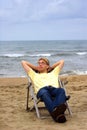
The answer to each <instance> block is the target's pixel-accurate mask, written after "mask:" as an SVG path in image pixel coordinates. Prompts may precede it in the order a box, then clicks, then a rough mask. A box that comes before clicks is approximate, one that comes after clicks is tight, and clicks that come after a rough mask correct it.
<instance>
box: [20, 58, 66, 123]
mask: <svg viewBox="0 0 87 130" xmlns="http://www.w3.org/2000/svg"><path fill="white" fill-rule="evenodd" d="M22 66H23V68H24V70H25V71H26V73H27V74H28V75H29V77H30V78H31V80H32V82H33V84H34V87H35V88H34V89H35V93H36V95H37V98H40V99H41V100H42V101H43V102H44V104H45V106H46V108H47V110H48V111H49V113H50V115H51V116H52V118H53V119H54V121H56V122H59V123H63V122H65V121H66V117H65V115H64V112H65V110H66V105H65V102H66V95H65V91H64V89H63V88H59V84H58V76H59V73H60V71H61V69H62V68H63V66H64V60H60V61H58V62H56V63H55V64H53V65H52V66H51V67H50V63H49V60H48V59H47V58H40V59H39V60H38V66H34V65H33V64H31V63H29V62H27V61H22ZM36 71H37V72H36Z"/></svg>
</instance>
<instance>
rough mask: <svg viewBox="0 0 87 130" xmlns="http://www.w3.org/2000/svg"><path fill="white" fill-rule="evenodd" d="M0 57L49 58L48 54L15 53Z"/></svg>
mask: <svg viewBox="0 0 87 130" xmlns="http://www.w3.org/2000/svg"><path fill="white" fill-rule="evenodd" d="M0 56H1V57H9V58H12V57H13V58H15V57H16V58H17V57H24V56H28V57H40V56H44V57H45V56H46V57H49V56H51V54H50V53H40V54H17V53H14V54H3V55H0Z"/></svg>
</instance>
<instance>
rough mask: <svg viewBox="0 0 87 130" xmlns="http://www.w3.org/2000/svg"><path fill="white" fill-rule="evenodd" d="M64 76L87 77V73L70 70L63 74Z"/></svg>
mask: <svg viewBox="0 0 87 130" xmlns="http://www.w3.org/2000/svg"><path fill="white" fill-rule="evenodd" d="M61 74H62V75H87V71H80V70H70V71H65V72H62V73H61Z"/></svg>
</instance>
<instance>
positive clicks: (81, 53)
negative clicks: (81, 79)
mask: <svg viewBox="0 0 87 130" xmlns="http://www.w3.org/2000/svg"><path fill="white" fill-rule="evenodd" d="M76 54H77V55H86V54H87V52H77V53H76Z"/></svg>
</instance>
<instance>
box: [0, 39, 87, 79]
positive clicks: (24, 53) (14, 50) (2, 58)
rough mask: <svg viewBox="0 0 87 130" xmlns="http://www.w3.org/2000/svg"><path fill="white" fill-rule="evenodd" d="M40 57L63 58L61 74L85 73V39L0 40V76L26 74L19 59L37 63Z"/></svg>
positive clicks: (86, 59)
mask: <svg viewBox="0 0 87 130" xmlns="http://www.w3.org/2000/svg"><path fill="white" fill-rule="evenodd" d="M40 57H46V58H48V59H49V60H50V65H52V64H54V63H55V62H57V61H59V60H61V59H64V61H65V64H64V67H63V69H62V71H61V74H62V75H73V74H79V75H81V74H87V40H58V41H56V40H53V41H45V40H42V41H0V77H23V76H26V73H25V71H24V69H23V68H22V65H21V61H22V60H27V61H29V62H31V63H32V64H35V65H37V60H38V59H39V58H40Z"/></svg>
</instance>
